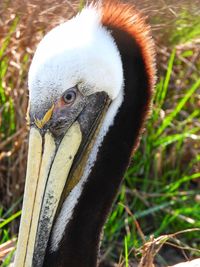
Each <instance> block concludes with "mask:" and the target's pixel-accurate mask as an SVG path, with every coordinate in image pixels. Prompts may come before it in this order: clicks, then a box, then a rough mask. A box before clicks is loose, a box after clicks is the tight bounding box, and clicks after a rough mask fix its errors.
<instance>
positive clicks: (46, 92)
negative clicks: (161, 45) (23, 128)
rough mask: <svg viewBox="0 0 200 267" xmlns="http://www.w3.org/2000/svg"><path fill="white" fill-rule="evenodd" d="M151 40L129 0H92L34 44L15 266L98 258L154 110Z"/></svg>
mask: <svg viewBox="0 0 200 267" xmlns="http://www.w3.org/2000/svg"><path fill="white" fill-rule="evenodd" d="M155 77H156V67H155V45H154V41H153V38H152V34H151V29H150V26H149V25H148V24H147V23H146V18H144V16H142V15H141V13H140V12H139V11H137V9H136V8H135V7H134V6H133V5H131V4H130V3H127V2H122V1H117V0H116V1H115V0H112V1H111V0H106V1H99V2H94V3H90V4H88V5H86V7H84V8H83V9H82V11H80V12H79V13H78V14H77V15H76V16H74V17H73V18H72V19H70V20H68V21H66V22H64V23H62V24H60V25H58V26H56V27H55V28H53V29H52V30H51V31H50V32H48V33H47V34H46V35H45V36H44V38H43V39H42V40H41V41H40V43H39V44H38V47H37V49H36V52H35V54H34V56H33V60H32V63H31V66H30V69H29V73H28V88H29V107H28V111H27V121H28V124H29V128H30V133H29V148H28V160H27V173H26V184H25V193H24V199H23V207H22V217H21V222H20V229H19V236H18V244H17V250H16V255H15V259H14V266H15V267H47V266H48V267H64V266H66V267H96V266H99V264H100V261H99V248H100V243H101V236H102V231H103V230H102V229H103V226H104V224H105V222H106V219H107V217H108V215H109V212H110V210H111V207H112V203H113V201H114V199H115V198H116V196H117V193H118V191H119V188H120V185H121V183H122V181H123V176H124V173H125V171H126V169H127V168H128V166H129V164H130V161H131V158H132V156H133V154H134V152H135V150H136V149H137V147H138V145H139V142H140V139H141V135H142V133H143V131H144V127H145V121H146V119H147V118H148V116H149V114H150V110H151V103H152V95H153V91H154V85H155Z"/></svg>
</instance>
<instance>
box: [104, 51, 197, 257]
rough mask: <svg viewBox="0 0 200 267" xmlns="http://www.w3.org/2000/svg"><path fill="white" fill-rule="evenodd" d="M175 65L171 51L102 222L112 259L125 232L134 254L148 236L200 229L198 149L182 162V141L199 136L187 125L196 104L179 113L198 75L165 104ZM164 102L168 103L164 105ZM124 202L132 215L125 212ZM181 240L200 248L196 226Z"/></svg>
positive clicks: (190, 98)
mask: <svg viewBox="0 0 200 267" xmlns="http://www.w3.org/2000/svg"><path fill="white" fill-rule="evenodd" d="M176 64H177V60H176V57H175V50H174V51H173V52H172V54H171V56H170V58H169V62H168V67H167V72H166V75H165V77H164V78H162V77H160V78H159V81H158V83H157V86H156V93H155V95H154V101H153V102H154V104H153V110H152V114H151V117H150V119H149V121H148V124H147V126H146V133H145V135H144V136H143V138H142V141H141V146H140V149H139V150H138V151H137V152H136V155H135V156H134V157H133V163H132V164H131V166H130V168H129V169H128V171H127V173H126V175H125V185H123V187H122V191H121V193H120V195H119V197H118V199H117V201H116V204H115V207H114V209H113V212H112V214H111V216H110V218H109V220H108V222H107V225H106V227H105V239H104V240H105V241H104V247H107V245H108V243H110V244H112V246H113V249H112V250H111V251H110V257H111V258H113V259H114V260H115V261H116V260H117V258H116V254H115V251H116V246H119V240H120V239H121V238H122V235H124V234H126V239H125V240H126V242H125V244H126V246H128V249H129V250H131V249H132V248H135V249H134V250H133V251H132V256H133V255H134V253H135V254H137V249H139V248H141V246H142V245H143V244H144V241H147V240H149V239H150V236H151V235H154V237H155V238H158V237H159V236H160V235H164V234H169V233H175V232H177V231H180V230H181V229H188V228H200V213H199V210H200V201H199V200H198V199H197V198H198V197H199V194H200V190H199V188H198V182H195V180H197V181H198V180H199V179H200V169H197V170H196V171H194V170H193V168H194V166H195V164H199V160H200V154H198V152H197V154H196V155H194V157H190V158H189V159H188V162H187V163H186V164H184V163H183V157H184V156H185V155H184V154H185V153H187V151H185V148H184V145H185V144H186V143H190V142H191V145H192V143H193V142H195V143H196V144H197V143H198V142H199V140H200V136H199V132H200V125H199V123H198V124H197V125H195V124H192V122H193V121H199V119H200V112H199V108H198V107H196V109H193V111H192V114H191V115H189V114H188V113H187V116H184V112H187V109H188V106H189V105H190V103H191V102H192V101H193V99H194V98H198V92H197V90H199V88H200V79H197V80H195V81H193V83H192V84H191V85H190V86H189V87H188V88H186V89H185V90H184V93H183V92H182V93H181V95H180V96H178V98H177V99H176V101H174V102H172V103H171V104H170V102H169V101H172V99H173V96H172V95H171V96H170V98H169V94H170V92H169V90H170V89H171V88H170V87H171V86H170V79H171V78H172V77H171V76H172V72H173V68H175V67H176ZM176 78H177V79H178V77H176ZM176 94H177V92H176V93H175V95H176ZM176 96H177V95H176ZM166 105H170V106H171V107H170V108H168V110H166V107H165V106H166ZM121 204H122V205H121ZM127 207H128V209H129V210H131V212H132V213H133V215H132V216H130V213H127ZM133 217H134V218H133ZM135 220H137V224H139V226H140V227H139V228H138V225H137V224H136V223H135V222H134V221H135ZM141 229H142V232H143V234H142V235H141V232H140V231H141ZM180 240H181V241H180V242H183V244H184V246H185V247H186V244H187V246H193V247H195V248H200V242H199V232H198V231H192V232H188V233H183V235H182V236H181V237H180ZM105 250H106V249H105ZM120 250H121V251H122V245H121V249H119V251H120ZM126 252H127V249H126V250H125V256H124V257H125V259H126V260H127V253H126ZM193 254H194V255H195V256H197V255H198V256H200V251H198V252H197V251H195V252H193V251H191V255H193ZM158 261H159V260H158Z"/></svg>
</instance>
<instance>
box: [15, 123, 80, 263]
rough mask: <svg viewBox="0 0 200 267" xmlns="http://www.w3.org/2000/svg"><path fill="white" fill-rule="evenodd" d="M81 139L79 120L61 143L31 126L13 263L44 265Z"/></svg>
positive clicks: (47, 133) (49, 134) (48, 133)
mask: <svg viewBox="0 0 200 267" xmlns="http://www.w3.org/2000/svg"><path fill="white" fill-rule="evenodd" d="M81 141H82V134H81V130H80V125H79V123H78V122H75V123H74V124H73V125H72V126H71V127H70V128H69V130H68V131H67V133H66V134H65V136H64V137H63V139H62V141H61V142H60V144H59V145H57V144H56V143H55V141H54V138H53V136H52V134H51V133H50V132H46V133H45V135H44V136H42V135H41V134H40V131H39V130H38V129H36V128H34V127H33V128H31V130H30V137H29V152H28V164H27V175H26V185H25V193H24V201H23V212H22V218H21V223H20V230H19V238H18V245H17V252H16V256H15V262H14V267H33V266H42V261H43V259H44V254H45V249H46V247H47V243H48V240H49V236H50V232H51V228H52V224H53V220H54V218H55V214H56V211H57V208H58V205H59V200H60V198H61V195H62V192H63V189H64V187H65V184H66V181H67V178H68V175H69V172H70V169H71V166H72V163H73V160H74V157H75V156H76V154H77V151H78V149H79V146H80V144H81ZM35 247H37V254H36V255H34V249H35Z"/></svg>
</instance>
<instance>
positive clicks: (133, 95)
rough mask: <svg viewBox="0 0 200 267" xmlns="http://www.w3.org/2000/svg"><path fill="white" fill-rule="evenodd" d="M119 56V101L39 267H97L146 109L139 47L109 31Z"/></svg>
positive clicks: (145, 83)
mask: <svg viewBox="0 0 200 267" xmlns="http://www.w3.org/2000/svg"><path fill="white" fill-rule="evenodd" d="M109 30H111V31H112V35H113V37H114V39H115V41H116V44H117V46H118V49H119V51H120V53H121V58H122V62H123V69H124V80H125V87H124V90H125V94H124V101H123V103H122V105H121V107H120V109H119V111H118V113H117V115H116V117H115V120H114V124H113V126H111V127H110V129H109V131H108V133H107V135H106V136H105V138H104V141H103V143H102V145H101V147H100V149H99V152H98V155H97V159H96V163H95V165H94V167H93V169H92V171H91V173H90V175H89V177H88V179H87V182H86V184H85V185H84V189H83V192H82V194H81V196H80V198H79V201H78V204H77V205H76V206H75V209H74V214H73V217H72V219H71V221H70V222H69V224H68V226H67V229H66V232H65V235H64V237H63V239H62V241H61V245H60V247H59V249H58V251H57V252H55V253H53V254H47V255H46V258H45V263H44V266H45V267H46V266H48V267H51V266H53V267H96V266H97V261H98V260H97V259H98V252H99V242H100V236H101V232H102V227H103V225H104V224H105V221H106V218H107V216H108V214H109V211H110V209H111V205H112V203H113V201H114V198H115V197H116V194H117V192H118V190H119V187H120V184H121V182H122V179H123V176H124V173H125V171H126V169H127V167H128V165H129V161H130V158H131V155H132V152H133V150H134V148H135V147H136V145H137V143H138V139H139V135H140V131H141V129H142V127H143V121H144V118H145V117H146V113H147V111H148V108H149V101H150V95H151V93H150V90H148V88H149V87H150V84H149V77H148V74H147V72H146V70H145V62H144V60H143V56H142V53H141V51H140V48H139V46H138V45H137V44H136V42H135V41H134V40H133V38H132V37H131V36H130V35H129V34H128V33H126V32H124V31H122V30H119V29H115V28H112V29H109Z"/></svg>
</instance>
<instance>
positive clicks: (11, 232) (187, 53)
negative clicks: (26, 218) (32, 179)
mask: <svg viewBox="0 0 200 267" xmlns="http://www.w3.org/2000/svg"><path fill="white" fill-rule="evenodd" d="M55 5H56V2H55ZM83 5H84V1H81V2H77V5H76V6H75V8H76V9H81V8H82V7H83ZM45 8H46V7H44V10H45ZM41 10H42V7H41ZM44 10H43V11H44ZM69 10H70V7H69ZM38 12H39V11H38ZM49 12H51V10H50V11H49ZM13 13H15V12H13ZM33 13H34V12H33ZM20 14H23V13H20ZM25 14H26V12H25ZM55 14H59V12H58V11H57V9H55ZM43 16H44V15H43ZM45 16H47V18H49V17H48V16H51V18H52V14H50V13H48V12H46V13H45ZM54 16H56V15H54ZM188 16H189V14H188V12H186V13H181V15H180V16H179V17H178V19H177V20H176V23H175V25H174V28H173V31H172V32H171V35H170V42H171V44H173V48H172V49H171V48H166V51H165V52H162V51H161V50H158V54H159V63H160V62H164V64H163V66H162V65H161V64H158V68H159V72H158V81H157V85H156V90H155V95H154V99H153V108H152V114H151V116H150V119H149V120H148V123H147V124H146V131H145V133H144V135H143V138H142V140H141V145H140V147H139V149H138V151H137V152H136V154H135V155H134V157H133V161H132V163H131V165H130V167H129V169H128V170H127V172H126V175H125V179H124V183H123V185H122V187H121V191H120V194H119V195H118V198H117V199H116V201H115V205H114V207H113V210H112V212H111V214H110V216H109V219H108V221H107V224H106V225H105V228H104V239H103V242H102V255H103V257H105V258H108V259H110V260H113V261H115V262H119V263H121V266H122V265H123V266H126V267H128V266H131V265H132V264H133V262H134V261H135V259H137V260H138V261H139V259H141V257H142V256H143V257H144V256H145V253H146V254H147V252H148V251H149V250H150V249H152V247H151V245H152V244H156V246H155V249H157V248H160V247H161V246H162V245H164V243H166V246H164V248H163V249H161V250H160V252H159V251H158V250H159V249H157V250H156V251H155V254H157V256H156V262H157V263H158V264H160V265H161V266H166V264H167V263H168V264H170V260H171V259H170V258H169V257H165V251H168V248H169V244H170V245H171V246H174V247H176V248H175V249H174V250H173V251H174V252H173V253H174V254H173V255H174V257H175V258H176V254H177V253H178V252H177V251H180V253H182V254H183V255H185V254H187V256H188V257H189V258H192V257H196V256H199V257H200V252H199V251H198V249H199V248H200V241H199V231H198V230H197V228H200V213H199V210H200V187H199V186H200V185H199V179H200V145H199V139H200V135H199V133H200V123H199V121H200V102H199V101H200V98H199V91H200V79H199V68H200V58H199V56H198V53H199V43H198V38H199V32H198V31H199V30H198V29H199V19H198V16H195V17H194V19H193V24H191V25H190V26H191V27H190V29H192V31H190V33H191V34H190V35H188V31H187V29H186V27H185V24H184V23H183V22H184V21H185V20H184V19H185V17H187V18H188ZM32 17H33V16H32ZM56 18H57V17H56ZM24 19H27V15H26V16H24V17H23V15H21V17H20V16H13V17H12V19H9V20H8V23H7V24H5V25H7V26H5V34H4V38H3V39H2V41H1V48H0V137H1V138H0V139H1V141H0V176H1V177H3V179H2V178H1V179H0V192H2V194H1V195H2V196H3V195H5V196H6V197H7V199H6V198H5V197H4V198H2V199H1V203H2V206H1V207H0V244H1V243H4V242H6V241H7V240H10V239H11V238H12V237H13V236H15V234H16V232H17V227H16V225H18V223H19V217H20V214H21V211H20V206H21V199H22V197H21V195H22V191H23V189H22V188H23V183H24V180H23V179H24V177H25V175H24V173H25V169H24V162H25V159H26V151H27V144H26V138H27V137H26V130H24V124H25V116H24V114H25V110H26V103H27V97H26V94H27V91H26V77H27V69H28V65H29V64H30V58H31V57H32V54H33V51H34V49H35V43H34V42H36V41H35V39H37V38H38V39H40V38H41V36H42V35H43V32H44V30H43V29H44V28H45V25H47V24H48V22H43V21H40V23H39V26H38V24H37V23H38V22H36V21H33V22H32V24H31V25H32V26H31V27H32V31H33V32H31V31H30V29H29V32H28V33H29V36H36V35H37V38H33V39H31V37H30V40H29V42H28V41H27V44H26V46H25V45H24V44H23V42H22V41H21V42H19V41H17V39H16V32H20V33H21V34H22V40H23V38H24V39H25V37H24V36H26V34H27V32H23V31H24V28H23V27H22V24H23V25H24ZM190 19H191V17H190ZM5 21H6V20H5ZM190 21H191V20H190ZM22 22H23V23H22ZM45 23H46V24H45ZM6 27H7V28H6ZM45 29H46V28H45ZM36 33H37V34H36ZM185 41H189V43H187V44H185ZM17 42H18V43H17ZM16 43H17V45H18V46H17V47H18V50H19V52H18V51H16V49H15V48H14V49H13V47H16ZM177 44H178V45H177ZM15 56H16V57H15ZM13 61H14V62H15V63H16V62H17V64H19V68H17V67H15V64H14V65H13ZM20 137H21V138H20ZM5 181H6V182H5ZM8 181H9V182H8ZM1 187H2V188H1ZM3 190H4V191H3ZM5 190H7V191H6V192H7V193H6V194H5V193H4V192H5ZM10 192H12V193H10ZM9 194H10V197H8V196H9ZM186 229H192V230H187V231H183V230H186ZM180 231H181V233H179V232H180ZM174 233H178V234H177V235H174ZM171 234H173V235H171ZM145 244H146V247H145ZM147 244H148V245H147ZM178 247H179V249H178ZM148 249H149V250H148ZM183 251H185V252H183ZM142 254H143V255H142ZM183 257H184V256H183ZM10 258H11V256H10ZM9 261H10V259H7V261H6V262H4V265H3V266H5V267H6V266H8V265H9Z"/></svg>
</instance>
